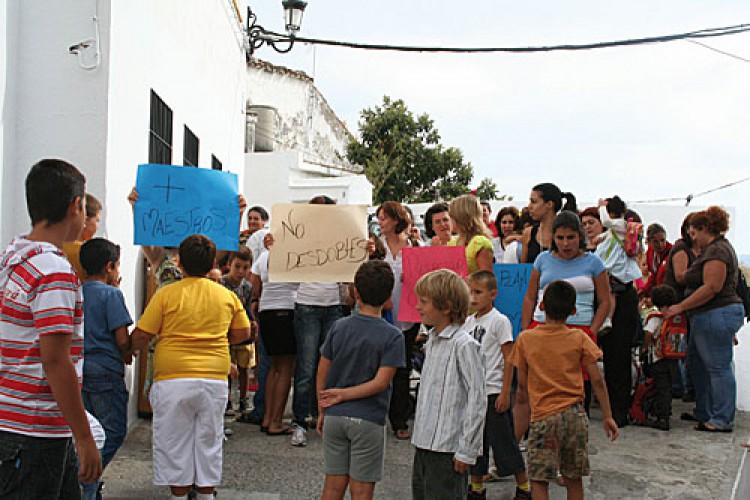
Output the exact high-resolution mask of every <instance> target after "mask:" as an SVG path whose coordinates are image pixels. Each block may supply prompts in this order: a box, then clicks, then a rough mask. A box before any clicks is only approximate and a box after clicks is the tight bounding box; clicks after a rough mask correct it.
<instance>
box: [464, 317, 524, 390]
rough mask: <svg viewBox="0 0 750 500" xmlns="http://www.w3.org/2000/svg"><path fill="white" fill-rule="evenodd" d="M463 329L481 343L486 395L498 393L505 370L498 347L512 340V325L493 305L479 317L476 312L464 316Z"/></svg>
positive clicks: (501, 387) (503, 360)
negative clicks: (466, 316)
mask: <svg viewBox="0 0 750 500" xmlns="http://www.w3.org/2000/svg"><path fill="white" fill-rule="evenodd" d="M463 329H464V330H465V331H467V332H469V333H470V334H471V335H472V336H473V337H474V339H475V340H476V341H477V342H479V344H480V345H481V348H480V350H479V352H480V354H481V355H482V361H483V362H484V379H485V388H486V392H487V395H488V396H489V395H490V394H500V391H502V389H503V370H505V358H503V353H502V351H501V350H500V348H501V347H502V346H503V345H504V344H507V343H508V342H513V326H512V325H511V324H510V320H509V319H508V318H507V317H506V316H505V315H504V314H502V313H501V312H500V311H498V310H497V309H495V308H494V307H493V308H492V309H491V310H490V312H488V313H487V314H485V315H484V316H482V317H481V318H477V316H476V314H472V315H471V316H469V317H468V318H466V323H464V327H463Z"/></svg>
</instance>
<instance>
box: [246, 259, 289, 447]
mask: <svg viewBox="0 0 750 500" xmlns="http://www.w3.org/2000/svg"><path fill="white" fill-rule="evenodd" d="M268 256H269V254H268V252H262V253H261V254H260V257H258V260H256V261H255V263H254V264H253V268H252V271H251V274H250V283H251V284H252V285H253V307H254V308H257V310H255V311H253V312H254V313H255V314H256V317H257V318H258V319H259V323H260V335H261V338H262V340H263V345H264V347H265V348H266V353H267V354H268V357H269V359H270V361H271V367H270V369H269V371H268V377H267V378H266V411H265V414H264V415H263V422H262V423H261V427H260V428H261V430H262V431H264V432H266V433H267V434H268V435H269V436H278V435H287V434H291V433H292V429H291V428H290V427H289V426H286V425H284V424H283V423H282V421H281V419H282V417H283V415H284V407H285V406H286V401H287V399H288V398H289V389H290V387H291V382H292V372H293V370H294V362H295V359H296V353H297V344H296V342H295V340H294V301H295V299H296V298H297V287H298V286H299V285H298V283H269V281H268ZM258 298H260V299H259V300H257V299H258Z"/></svg>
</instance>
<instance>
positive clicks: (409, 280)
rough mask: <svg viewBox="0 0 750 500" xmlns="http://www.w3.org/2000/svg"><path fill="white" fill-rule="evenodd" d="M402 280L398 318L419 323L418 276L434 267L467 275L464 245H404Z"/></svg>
mask: <svg viewBox="0 0 750 500" xmlns="http://www.w3.org/2000/svg"><path fill="white" fill-rule="evenodd" d="M401 257H402V259H403V270H404V271H403V277H404V281H403V284H402V287H401V302H400V303H399V307H398V318H397V319H398V320H399V321H408V322H411V323H419V322H420V321H422V319H421V318H420V316H419V313H418V312H417V309H416V307H417V296H416V295H415V294H414V285H416V284H417V281H418V280H419V278H421V277H422V276H424V275H425V274H427V273H429V272H430V271H435V270H436V269H450V270H451V271H455V272H456V273H458V275H459V276H461V277H462V278H466V276H468V275H469V268H468V266H467V264H466V247H442V246H435V247H406V248H404V249H403V250H401Z"/></svg>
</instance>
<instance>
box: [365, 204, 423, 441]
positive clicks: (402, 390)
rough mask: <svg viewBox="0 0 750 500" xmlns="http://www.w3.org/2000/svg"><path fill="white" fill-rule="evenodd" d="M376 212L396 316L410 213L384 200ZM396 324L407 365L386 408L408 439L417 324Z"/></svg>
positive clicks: (400, 371) (400, 435)
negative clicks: (410, 380)
mask: <svg viewBox="0 0 750 500" xmlns="http://www.w3.org/2000/svg"><path fill="white" fill-rule="evenodd" d="M375 215H377V217H378V226H380V233H381V236H380V241H382V242H383V245H384V246H385V261H386V262H387V263H388V264H389V265H390V266H391V269H392V270H393V277H394V283H393V293H392V295H391V300H392V301H393V309H392V311H393V317H394V318H398V307H399V303H400V301H401V285H402V281H403V276H402V273H403V262H402V260H401V250H403V249H404V248H405V247H407V246H410V243H409V237H408V235H407V233H406V229H407V228H408V227H409V225H410V223H411V219H410V218H409V214H408V212H407V211H406V209H405V208H404V206H403V205H402V204H401V203H398V202H396V201H387V202H385V203H383V204H382V205H380V206H379V207H378V210H377V212H375ZM396 326H397V327H399V328H400V329H401V331H402V332H403V334H404V343H405V347H406V350H405V352H406V367H405V368H399V369H398V370H396V376H395V377H394V378H393V393H392V394H391V406H390V409H389V410H388V418H389V420H390V421H391V427H392V428H393V432H394V433H395V434H396V437H397V438H398V439H409V438H410V437H411V436H410V434H409V426H408V424H407V423H406V421H407V420H408V419H409V415H411V411H412V402H411V398H410V397H409V374H410V373H411V369H412V359H411V352H412V350H413V348H414V339H415V338H416V336H417V332H418V331H419V324H418V323H417V324H415V323H407V322H403V321H396Z"/></svg>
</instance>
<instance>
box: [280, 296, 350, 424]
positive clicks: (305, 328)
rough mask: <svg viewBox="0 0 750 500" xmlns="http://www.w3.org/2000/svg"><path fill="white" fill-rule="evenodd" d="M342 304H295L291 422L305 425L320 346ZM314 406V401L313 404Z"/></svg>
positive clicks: (339, 315)
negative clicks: (294, 361) (292, 414)
mask: <svg viewBox="0 0 750 500" xmlns="http://www.w3.org/2000/svg"><path fill="white" fill-rule="evenodd" d="M341 316H342V313H341V306H308V305H304V304H295V306H294V337H295V339H296V341H297V365H296V367H295V369H294V398H293V399H292V412H293V413H294V422H295V423H296V424H298V425H300V426H302V427H303V428H305V429H306V428H307V423H306V422H305V419H306V418H307V416H308V415H309V414H310V406H311V402H312V400H313V399H314V394H313V391H314V390H315V375H316V373H317V371H318V359H319V358H320V346H322V345H323V342H325V340H326V337H327V336H328V332H329V331H330V330H331V326H333V323H334V322H335V321H336V320H337V319H339V318H341ZM316 405H317V403H316Z"/></svg>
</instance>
